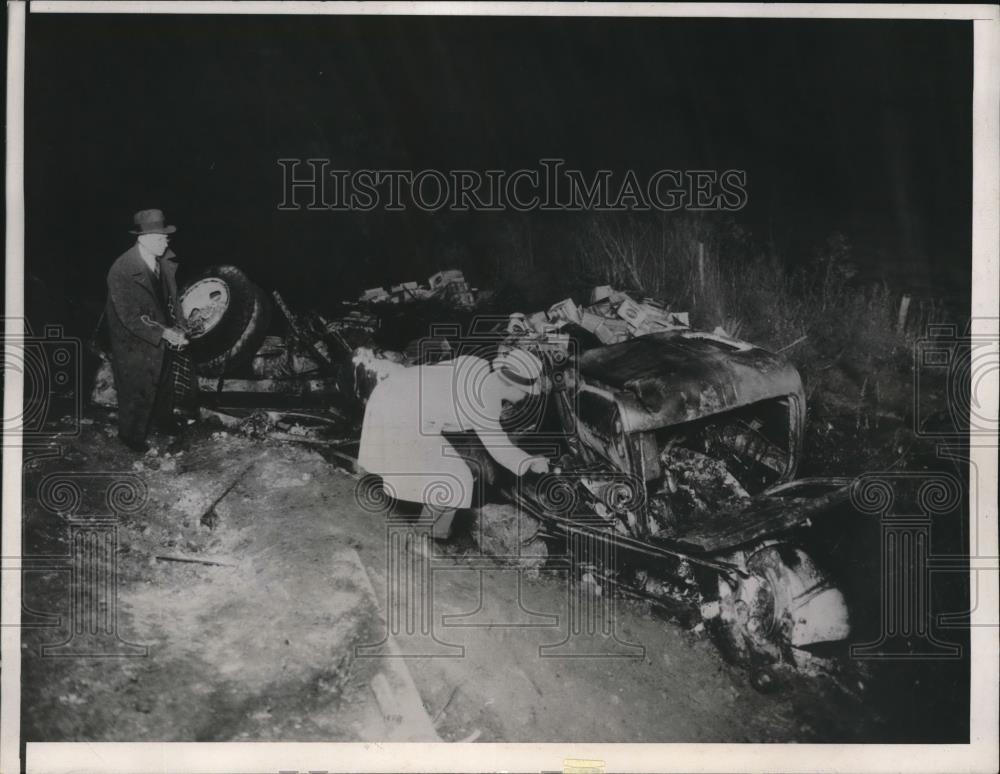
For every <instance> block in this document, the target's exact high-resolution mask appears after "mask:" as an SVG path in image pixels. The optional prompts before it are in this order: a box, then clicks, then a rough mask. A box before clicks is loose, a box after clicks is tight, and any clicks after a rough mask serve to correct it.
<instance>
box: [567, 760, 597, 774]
mask: <svg viewBox="0 0 1000 774" xmlns="http://www.w3.org/2000/svg"><path fill="white" fill-rule="evenodd" d="M563 774H604V761H588V760H583V759H582V758H564V759H563Z"/></svg>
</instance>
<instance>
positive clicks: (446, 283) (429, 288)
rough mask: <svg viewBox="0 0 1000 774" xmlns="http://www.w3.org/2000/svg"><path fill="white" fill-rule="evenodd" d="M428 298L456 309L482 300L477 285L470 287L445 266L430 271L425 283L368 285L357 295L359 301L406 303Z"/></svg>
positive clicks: (468, 306) (455, 270) (459, 273)
mask: <svg viewBox="0 0 1000 774" xmlns="http://www.w3.org/2000/svg"><path fill="white" fill-rule="evenodd" d="M429 299H440V300H443V301H446V302H447V303H449V304H451V305H453V306H456V307H459V308H465V309H471V308H472V307H474V306H475V305H476V304H477V303H479V302H480V301H482V300H484V294H482V293H480V292H479V289H478V288H473V287H470V286H469V283H468V282H467V281H466V279H465V275H464V274H463V273H462V272H461V271H460V270H458V269H447V270H445V271H439V272H437V273H436V274H433V275H432V276H431V277H430V278H429V279H428V280H427V284H426V285H421V284H420V283H418V282H401V283H399V284H398V285H392V286H390V287H389V288H388V289H386V288H384V287H379V288H369V289H368V290H366V291H364V292H363V293H362V294H361V295H360V296H358V302H359V303H361V304H407V303H412V302H414V301H427V300H429Z"/></svg>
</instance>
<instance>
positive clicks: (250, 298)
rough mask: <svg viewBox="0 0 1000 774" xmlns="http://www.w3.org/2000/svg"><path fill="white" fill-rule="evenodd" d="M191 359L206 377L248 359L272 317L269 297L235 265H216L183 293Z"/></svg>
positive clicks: (264, 333)
mask: <svg viewBox="0 0 1000 774" xmlns="http://www.w3.org/2000/svg"><path fill="white" fill-rule="evenodd" d="M180 305H181V312H182V314H183V316H184V319H185V320H186V321H187V327H188V329H189V331H190V332H189V334H188V339H189V340H190V342H191V344H190V350H189V351H190V354H191V359H192V360H193V361H194V363H195V369H196V370H197V372H198V373H199V374H201V375H202V376H220V375H221V374H222V373H224V372H225V371H226V370H229V369H232V368H237V367H239V366H241V365H243V364H244V363H246V362H248V361H249V360H250V359H251V358H252V357H253V355H254V353H255V352H256V351H257V349H258V348H259V347H260V345H261V343H262V342H263V340H264V336H265V335H266V334H267V327H268V325H269V324H270V320H271V306H270V300H269V299H268V298H267V296H266V295H265V294H264V292H263V291H262V290H261V289H260V288H258V287H257V286H256V285H254V284H253V283H252V282H251V281H250V279H249V278H248V277H247V275H246V274H244V273H243V272H242V271H241V270H240V269H238V268H237V267H235V266H213V267H211V268H209V269H207V270H206V271H205V272H203V273H202V274H201V276H200V277H198V278H197V279H196V280H195V281H194V282H192V283H191V284H190V285H188V286H187V287H186V288H185V289H184V290H183V291H182V293H181V294H180Z"/></svg>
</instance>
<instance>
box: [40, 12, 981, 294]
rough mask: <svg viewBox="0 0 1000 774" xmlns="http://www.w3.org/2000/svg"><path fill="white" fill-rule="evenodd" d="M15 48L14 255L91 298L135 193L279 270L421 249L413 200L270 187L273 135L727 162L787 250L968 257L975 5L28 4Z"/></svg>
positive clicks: (751, 214)
mask: <svg viewBox="0 0 1000 774" xmlns="http://www.w3.org/2000/svg"><path fill="white" fill-rule="evenodd" d="M27 67H28V71H27V72H28V89H27V93H28V101H27V119H26V137H27V170H26V180H27V213H28V224H27V226H28V232H27V233H28V239H27V252H26V259H27V265H28V271H29V272H32V273H34V274H36V275H37V276H38V277H39V278H41V279H42V280H44V282H45V283H46V289H47V292H49V293H51V294H54V295H60V294H62V293H66V294H79V295H80V296H81V297H84V296H90V297H92V298H97V299H98V301H99V300H100V298H101V297H103V281H104V275H105V273H106V270H107V268H108V266H109V265H110V263H111V261H112V260H113V259H114V258H115V257H116V256H117V255H118V254H119V253H120V252H121V251H122V250H123V249H124V248H125V247H127V246H128V244H129V237H128V235H127V234H126V233H125V232H126V230H127V228H128V225H129V222H130V217H131V213H132V212H133V211H134V210H136V209H138V208H140V207H148V206H160V207H162V208H163V209H165V210H166V211H167V214H168V218H169V219H170V220H172V221H173V222H176V223H177V224H178V225H179V227H180V229H181V231H180V232H179V234H178V236H177V239H176V241H175V249H176V250H177V252H178V253H179V254H180V255H181V257H182V258H185V259H187V262H188V266H189V267H193V268H197V267H198V266H204V265H207V264H210V263H217V262H234V263H240V264H242V265H243V266H244V267H246V268H247V269H248V270H249V271H250V273H251V275H252V276H254V278H255V279H257V280H258V281H259V282H260V283H261V284H262V285H265V286H268V287H273V286H280V287H283V288H285V289H286V290H291V291H292V292H293V294H294V292H295V287H294V286H295V285H296V284H298V285H301V286H303V287H305V286H309V287H311V288H313V290H315V288H317V287H323V288H329V289H331V290H332V291H333V292H334V293H335V294H338V295H339V291H340V290H341V289H343V290H344V292H353V290H354V288H355V287H356V286H357V284H358V283H361V284H364V283H365V282H366V281H368V280H369V279H370V277H367V276H361V275H363V274H364V273H365V271H368V269H363V268H359V267H369V269H370V267H372V266H377V265H378V264H379V262H380V261H382V260H383V259H384V258H385V256H389V255H397V256H398V255H403V256H406V255H412V254H415V253H417V252H419V251H421V250H431V249H434V246H433V245H431V244H429V243H425V242H424V241H422V239H423V236H422V235H426V234H427V233H428V232H427V229H426V228H422V227H421V226H420V224H416V225H415V216H413V215H412V214H411V215H407V216H398V218H399V219H398V221H394V220H393V219H392V218H389V219H385V218H384V217H383V219H382V220H379V221H378V223H379V224H380V225H379V226H378V227H377V228H373V227H372V224H371V223H370V222H369V223H367V224H366V222H365V221H364V219H363V218H358V217H355V216H353V215H344V214H337V213H305V212H279V211H278V210H277V209H276V206H277V203H278V201H279V200H280V196H281V185H280V181H281V172H280V169H279V167H278V166H277V164H276V159H277V158H279V157H283V156H289V157H303V158H306V157H310V156H318V157H328V158H330V159H332V160H333V164H334V165H335V166H342V167H345V168H352V169H356V168H363V167H367V168H392V167H411V168H415V169H423V168H429V167H438V168H444V169H449V168H473V169H486V168H491V167H499V168H508V169H513V168H516V167H520V166H528V167H534V166H537V163H538V159H539V158H543V157H559V158H564V159H566V160H567V163H568V164H569V165H570V166H576V167H579V168H582V169H590V168H594V167H610V168H614V169H623V168H626V167H631V168H634V169H636V170H639V171H643V170H645V171H648V172H651V171H654V170H656V169H661V168H680V169H695V168H716V169H725V168H741V169H746V170H747V171H748V189H749V203H748V206H747V208H746V210H745V211H744V212H743V213H741V214H740V216H739V217H740V219H741V220H742V221H743V223H744V224H745V225H746V226H747V227H748V228H749V229H751V231H752V232H753V233H754V234H755V235H756V236H758V237H760V238H763V237H764V236H766V235H770V236H771V237H772V238H774V239H776V240H777V241H778V242H779V244H781V245H782V246H783V248H784V250H785V251H786V253H787V254H789V255H790V256H791V258H792V259H793V260H794V259H795V258H796V257H797V256H798V255H799V254H800V253H801V254H802V255H804V254H805V251H806V250H807V245H810V244H816V243H818V242H821V241H822V240H823V238H825V236H826V235H827V234H829V233H831V232H832V231H834V230H840V231H842V232H844V233H846V234H847V235H848V236H849V237H850V238H851V240H852V241H853V242H854V243H855V244H856V245H858V246H859V248H862V252H861V253H860V254H861V255H862V256H863V257H864V260H866V261H868V262H869V264H870V265H867V266H865V267H864V268H865V270H866V271H869V272H870V273H872V274H874V275H877V274H880V273H888V274H890V275H893V276H905V277H908V278H910V279H911V280H914V281H918V282H920V281H922V282H928V281H933V280H936V279H940V278H942V277H943V278H945V279H949V280H950V281H951V282H952V283H953V284H955V286H956V287H957V288H958V289H961V288H962V286H963V285H967V284H968V281H969V273H970V266H971V257H970V255H969V250H970V243H971V236H970V217H971V215H970V208H971V92H972V27H971V24H969V23H959V22H954V23H952V22H949V23H944V22H911V21H908V22H893V21H864V22H859V21H834V22H830V21H824V22H808V21H781V20H739V21H738V20H732V21H730V20H681V19H674V20H671V19H658V20H657V19H638V20H608V19H541V18H532V19H505V18H495V19H472V18H409V17H399V18H374V17H319V18H315V17H314V18H308V17H283V18H282V17H235V16H234V17H188V18H183V17H161V16H149V17H135V16H107V15H92V16H77V17H72V16H69V15H29V19H28V64H27ZM393 217H396V216H393ZM475 222H476V221H475V217H474V216H470V221H469V223H470V224H472V227H473V228H474V227H475ZM424 225H426V224H424ZM442 268H443V267H442ZM397 279H399V278H398V277H397ZM402 279H410V277H402ZM29 311H30V310H29Z"/></svg>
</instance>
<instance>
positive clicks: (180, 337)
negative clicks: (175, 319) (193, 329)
mask: <svg viewBox="0 0 1000 774" xmlns="http://www.w3.org/2000/svg"><path fill="white" fill-rule="evenodd" d="M162 335H163V340H164V341H165V342H167V346H168V347H173V348H174V349H184V347H186V346H187V345H188V338H187V336H185V335H184V331H182V330H181V329H180V328H164V329H163V334H162Z"/></svg>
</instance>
